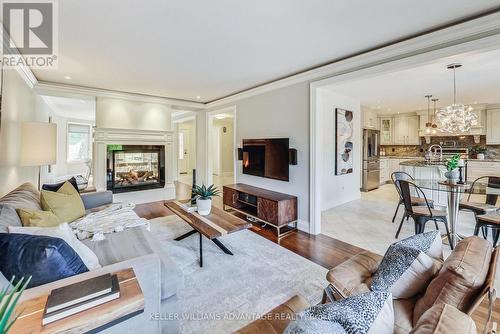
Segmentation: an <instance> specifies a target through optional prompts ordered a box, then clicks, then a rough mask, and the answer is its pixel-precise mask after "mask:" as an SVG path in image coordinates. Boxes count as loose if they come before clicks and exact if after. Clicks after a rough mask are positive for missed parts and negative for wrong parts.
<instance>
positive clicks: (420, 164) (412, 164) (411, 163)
mask: <svg viewBox="0 0 500 334" xmlns="http://www.w3.org/2000/svg"><path fill="white" fill-rule="evenodd" d="M444 164H445V162H443V161H432V162H431V161H425V160H408V161H403V162H400V163H399V165H400V166H410V167H438V166H443V167H444Z"/></svg>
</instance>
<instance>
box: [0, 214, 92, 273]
mask: <svg viewBox="0 0 500 334" xmlns="http://www.w3.org/2000/svg"><path fill="white" fill-rule="evenodd" d="M9 233H20V234H30V235H45V236H47V237H54V238H61V239H63V240H64V241H66V243H67V244H68V245H69V246H71V248H73V250H74V251H75V252H76V253H77V254H78V256H80V258H81V259H82V261H83V263H85V266H86V267H87V268H88V269H89V270H93V269H97V268H101V265H100V264H99V259H98V258H97V255H95V253H94V252H93V251H91V250H90V248H88V247H87V246H85V244H84V243H83V242H81V241H80V240H78V238H77V237H76V235H75V234H74V233H73V231H72V230H71V227H69V225H68V223H62V224H60V225H58V226H56V227H17V226H9Z"/></svg>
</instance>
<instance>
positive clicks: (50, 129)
mask: <svg viewBox="0 0 500 334" xmlns="http://www.w3.org/2000/svg"><path fill="white" fill-rule="evenodd" d="M56 154H57V125H56V124H54V123H42V122H25V123H22V124H21V166H43V165H54V164H55V163H56Z"/></svg>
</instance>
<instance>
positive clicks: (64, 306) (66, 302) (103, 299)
mask: <svg viewBox="0 0 500 334" xmlns="http://www.w3.org/2000/svg"><path fill="white" fill-rule="evenodd" d="M117 298H120V284H119V283H118V278H117V277H116V275H111V274H106V275H102V276H98V277H94V278H91V279H88V280H85V281H81V282H78V283H75V284H71V285H67V286H64V287H62V288H59V289H55V290H52V291H51V292H50V295H49V297H48V298H47V304H46V305H45V311H44V314H43V319H42V325H44V326H45V325H47V324H50V323H51V322H54V321H57V320H60V319H62V318H66V317H69V316H70V315H73V314H75V313H78V312H82V311H85V310H88V309H90V308H92V307H96V306H98V305H101V304H104V303H107V302H109V301H111V300H114V299H117Z"/></svg>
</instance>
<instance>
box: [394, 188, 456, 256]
mask: <svg viewBox="0 0 500 334" xmlns="http://www.w3.org/2000/svg"><path fill="white" fill-rule="evenodd" d="M396 182H397V183H398V187H399V189H400V191H401V197H402V198H403V204H404V207H405V213H404V215H403V218H402V219H401V223H400V224H399V227H398V231H397V232H396V239H397V238H398V237H399V233H400V232H401V228H402V227H403V223H404V220H405V218H409V217H411V218H412V219H413V221H414V222H415V234H419V233H424V230H425V224H427V222H428V221H429V220H433V221H434V224H436V225H437V222H438V221H440V222H443V223H444V227H445V229H446V236H447V237H448V242H449V243H450V247H451V249H453V245H452V243H451V237H450V230H449V227H448V218H447V217H448V214H447V212H446V211H443V210H436V209H434V208H432V207H431V205H430V202H429V201H428V200H427V197H426V196H425V193H424V192H423V191H422V189H420V188H419V187H418V186H417V185H415V184H414V183H413V182H409V181H406V180H397V181H396ZM410 187H412V188H413V189H415V192H416V193H417V194H421V195H422V198H423V199H424V201H425V205H423V206H414V205H412V202H411V190H410Z"/></svg>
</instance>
